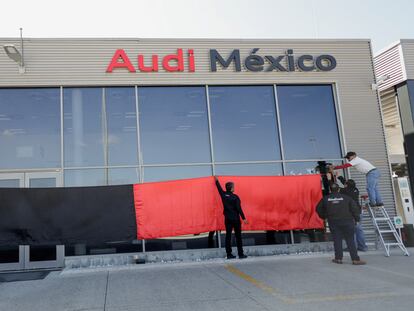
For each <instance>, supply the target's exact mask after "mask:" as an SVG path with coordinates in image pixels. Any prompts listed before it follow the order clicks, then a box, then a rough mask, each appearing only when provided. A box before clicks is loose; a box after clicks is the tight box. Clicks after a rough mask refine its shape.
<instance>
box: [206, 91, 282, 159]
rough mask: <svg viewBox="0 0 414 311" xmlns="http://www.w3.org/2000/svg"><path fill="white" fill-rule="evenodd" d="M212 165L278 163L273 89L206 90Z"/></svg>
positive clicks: (277, 139)
mask: <svg viewBox="0 0 414 311" xmlns="http://www.w3.org/2000/svg"><path fill="white" fill-rule="evenodd" d="M209 98H210V107H211V122H212V130H213V142H214V155H215V160H216V161H261V160H279V159H280V147H279V138H278V131H277V125H276V112H275V99H274V92H273V86H215V87H210V88H209Z"/></svg>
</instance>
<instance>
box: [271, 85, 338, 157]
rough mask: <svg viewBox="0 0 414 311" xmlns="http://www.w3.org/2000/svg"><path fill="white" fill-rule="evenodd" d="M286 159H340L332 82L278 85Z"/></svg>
mask: <svg viewBox="0 0 414 311" xmlns="http://www.w3.org/2000/svg"><path fill="white" fill-rule="evenodd" d="M277 95H278V102H279V113H280V122H281V130H282V137H283V147H284V153H285V159H287V160H293V159H329V158H333V159H335V158H341V150H340V143H339V136H338V126H337V119H336V113H335V103H334V98H333V94H332V87H331V86H330V85H283V86H278V87H277Z"/></svg>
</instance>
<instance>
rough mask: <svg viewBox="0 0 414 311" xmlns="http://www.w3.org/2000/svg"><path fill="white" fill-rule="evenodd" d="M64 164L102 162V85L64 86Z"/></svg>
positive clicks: (94, 163) (99, 163)
mask: <svg viewBox="0 0 414 311" xmlns="http://www.w3.org/2000/svg"><path fill="white" fill-rule="evenodd" d="M63 100H64V102H63V106H64V109H63V111H64V122H63V127H64V130H63V133H64V140H63V141H64V149H65V152H64V153H65V166H93V165H104V135H103V132H104V129H103V124H104V122H103V121H104V120H103V118H104V116H103V100H102V88H65V89H64V91H63Z"/></svg>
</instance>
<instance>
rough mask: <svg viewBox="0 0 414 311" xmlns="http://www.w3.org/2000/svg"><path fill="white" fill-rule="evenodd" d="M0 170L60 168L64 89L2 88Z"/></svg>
mask: <svg viewBox="0 0 414 311" xmlns="http://www.w3.org/2000/svg"><path fill="white" fill-rule="evenodd" d="M0 159H1V161H0V168H2V169H8V168H46V167H47V168H49V167H50V168H52V167H59V166H60V90H59V89H58V88H54V89H51V88H37V89H30V88H27V89H0Z"/></svg>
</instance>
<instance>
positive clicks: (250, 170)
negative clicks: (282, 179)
mask: <svg viewBox="0 0 414 311" xmlns="http://www.w3.org/2000/svg"><path fill="white" fill-rule="evenodd" d="M215 170H216V175H233V176H281V175H283V170H282V164H281V163H264V164H224V165H216V166H215Z"/></svg>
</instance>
